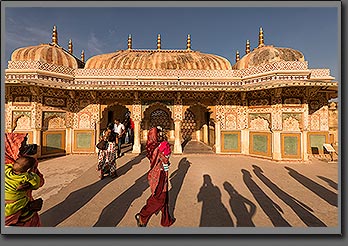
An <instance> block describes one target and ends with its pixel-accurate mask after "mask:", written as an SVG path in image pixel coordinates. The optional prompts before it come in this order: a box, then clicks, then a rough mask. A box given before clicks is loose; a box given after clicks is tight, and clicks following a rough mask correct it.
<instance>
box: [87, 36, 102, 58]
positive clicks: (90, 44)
mask: <svg viewBox="0 0 348 246" xmlns="http://www.w3.org/2000/svg"><path fill="white" fill-rule="evenodd" d="M103 46H104V44H103V42H102V41H101V40H99V39H98V38H97V36H96V35H95V33H94V32H92V33H91V34H90V36H89V38H88V40H87V49H88V51H89V53H90V54H91V55H99V54H102V53H104V52H103Z"/></svg>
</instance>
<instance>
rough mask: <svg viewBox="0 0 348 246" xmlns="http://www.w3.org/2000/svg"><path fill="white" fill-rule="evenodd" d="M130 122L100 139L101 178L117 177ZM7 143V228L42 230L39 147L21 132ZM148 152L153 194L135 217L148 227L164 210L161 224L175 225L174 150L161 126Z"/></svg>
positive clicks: (149, 141) (152, 134)
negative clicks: (170, 196)
mask: <svg viewBox="0 0 348 246" xmlns="http://www.w3.org/2000/svg"><path fill="white" fill-rule="evenodd" d="M129 122H130V123H129V126H130V127H128V128H125V126H124V124H122V123H121V122H120V120H119V119H116V120H115V123H114V124H109V125H108V127H107V129H105V130H104V131H103V133H102V134H101V137H100V140H103V141H104V145H105V146H103V147H101V145H100V146H99V147H98V148H100V149H99V151H98V165H97V170H98V171H100V178H101V179H102V178H103V177H104V175H105V174H108V175H110V176H111V177H112V178H114V177H117V172H116V158H117V157H120V156H121V151H120V146H121V144H122V138H124V137H125V136H126V132H127V131H128V130H129V128H130V129H131V131H132V130H133V129H132V126H131V125H132V123H131V120H130V121H129ZM126 124H127V123H126ZM131 131H130V132H131ZM128 136H130V137H129V138H128V139H132V137H131V136H132V133H129V135H128ZM129 141H131V140H129ZM5 144H6V152H5V226H24V227H39V226H41V222H40V217H39V214H38V211H40V210H41V208H42V204H43V200H42V199H41V198H38V199H34V198H33V195H32V191H33V190H36V189H38V188H40V187H42V186H43V184H44V182H45V181H44V178H43V175H42V173H41V172H40V171H39V169H38V161H37V158H36V153H37V145H36V144H27V134H22V133H6V134H5ZM98 145H99V144H98ZM146 152H147V153H146V157H147V158H148V159H149V161H150V170H149V171H148V174H147V179H148V183H149V186H150V189H151V195H150V197H149V198H148V199H147V201H146V204H145V205H144V206H143V207H142V209H141V210H140V212H139V213H137V214H136V215H135V219H136V224H137V226H138V227H146V226H147V224H148V221H149V220H150V218H151V216H152V215H153V214H157V213H159V212H160V211H161V215H162V217H161V225H162V226H165V227H168V226H171V225H172V224H173V223H174V222H175V218H173V217H171V215H170V214H169V203H168V171H169V166H170V162H169V157H170V155H171V147H170V144H169V143H168V141H167V137H166V136H165V134H164V132H163V131H162V129H161V128H160V127H154V128H151V129H150V130H149V133H148V139H147V143H146Z"/></svg>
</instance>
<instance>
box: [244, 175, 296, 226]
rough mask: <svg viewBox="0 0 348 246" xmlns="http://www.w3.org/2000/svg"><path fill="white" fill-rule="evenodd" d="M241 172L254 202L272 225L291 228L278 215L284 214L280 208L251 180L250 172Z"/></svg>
mask: <svg viewBox="0 0 348 246" xmlns="http://www.w3.org/2000/svg"><path fill="white" fill-rule="evenodd" d="M241 171H242V173H243V181H244V183H245V184H246V186H247V187H248V189H249V190H250V192H251V194H252V195H253V196H254V198H255V200H256V201H257V202H258V203H259V205H260V207H261V209H262V210H263V211H264V212H265V214H266V215H267V216H268V218H269V219H270V220H271V222H272V224H273V225H274V226H279V227H291V225H290V224H289V223H288V222H287V221H286V220H285V219H284V218H283V216H282V215H281V214H280V212H281V213H284V212H283V210H282V208H281V207H280V206H279V205H278V204H277V203H275V202H274V201H273V200H272V199H271V198H269V197H268V196H267V195H266V193H264V192H263V191H262V189H261V188H260V187H259V186H258V185H257V184H256V183H255V181H254V180H253V179H252V177H251V174H250V172H249V171H247V170H245V169H242V170H241ZM279 211H280V212H279Z"/></svg>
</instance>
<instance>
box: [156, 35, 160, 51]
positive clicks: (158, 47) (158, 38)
mask: <svg viewBox="0 0 348 246" xmlns="http://www.w3.org/2000/svg"><path fill="white" fill-rule="evenodd" d="M157 49H158V50H160V49H161V34H158V35H157Z"/></svg>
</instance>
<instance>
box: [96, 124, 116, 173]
mask: <svg viewBox="0 0 348 246" xmlns="http://www.w3.org/2000/svg"><path fill="white" fill-rule="evenodd" d="M101 139H104V140H105V141H107V144H106V146H107V149H105V150H102V149H100V150H99V151H98V166H97V171H100V175H99V178H100V179H103V178H104V175H105V174H108V175H110V177H111V178H115V177H117V173H116V153H117V143H118V139H117V137H116V134H115V133H114V132H113V130H112V125H109V126H108V128H107V129H106V130H105V131H103V133H102V136H101V138H100V140H101Z"/></svg>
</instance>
